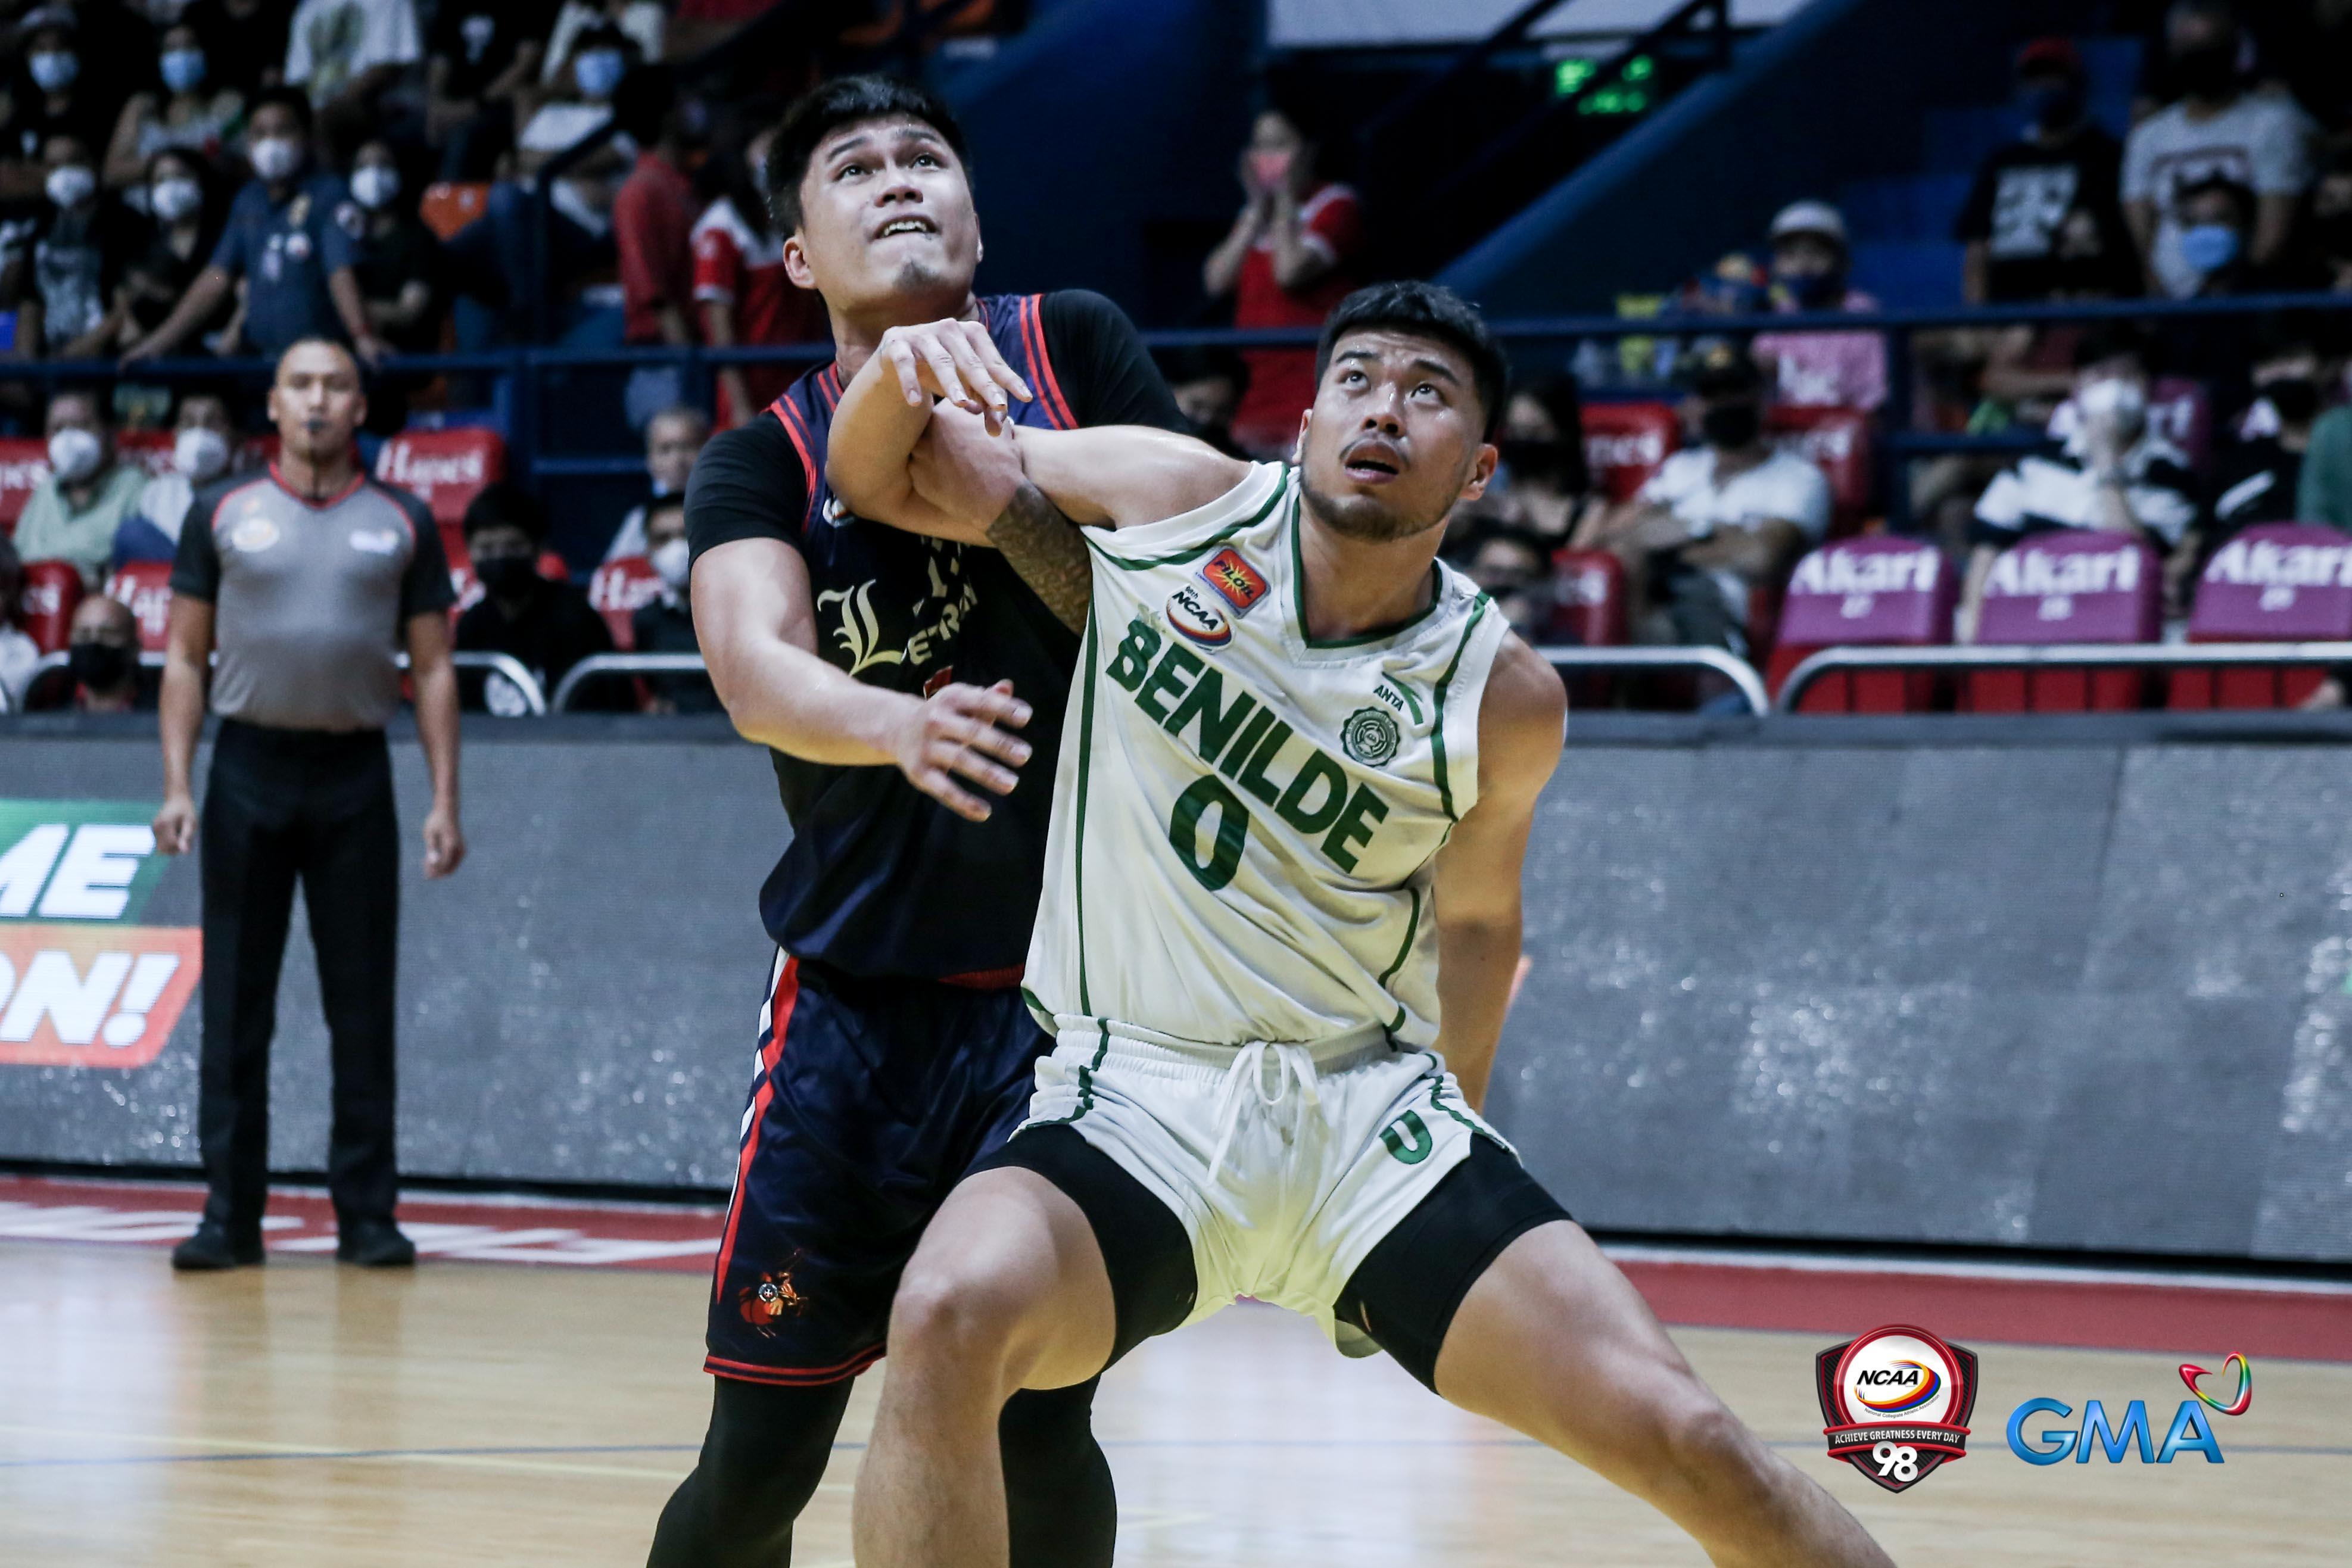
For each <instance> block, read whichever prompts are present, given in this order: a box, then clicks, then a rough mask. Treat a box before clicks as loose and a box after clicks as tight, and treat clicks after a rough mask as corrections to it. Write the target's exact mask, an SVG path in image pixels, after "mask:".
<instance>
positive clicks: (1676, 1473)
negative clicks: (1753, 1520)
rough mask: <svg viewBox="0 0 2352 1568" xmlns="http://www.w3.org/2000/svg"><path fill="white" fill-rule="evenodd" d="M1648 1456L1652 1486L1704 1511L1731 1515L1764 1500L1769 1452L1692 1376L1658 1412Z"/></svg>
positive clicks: (1769, 1488) (1767, 1494)
mask: <svg viewBox="0 0 2352 1568" xmlns="http://www.w3.org/2000/svg"><path fill="white" fill-rule="evenodd" d="M1650 1458H1651V1463H1652V1466H1653V1469H1654V1474H1653V1477H1652V1480H1653V1484H1654V1486H1656V1487H1658V1488H1659V1489H1660V1490H1665V1491H1671V1492H1675V1493H1679V1494H1682V1495H1683V1496H1684V1497H1685V1498H1687V1499H1689V1500H1691V1501H1692V1502H1694V1503H1696V1506H1697V1507H1698V1508H1699V1509H1700V1510H1701V1511H1705V1512H1707V1513H1710V1514H1717V1515H1723V1516H1731V1517H1737V1516H1743V1515H1747V1514H1749V1513H1751V1512H1752V1511H1755V1510H1757V1509H1759V1508H1763V1507H1765V1506H1768V1505H1769V1500H1770V1497H1771V1493H1772V1483H1771V1476H1770V1471H1769V1462H1770V1456H1769V1454H1768V1453H1767V1452H1766V1450H1765V1448H1764V1447H1763V1445H1762V1444H1760V1443H1759V1442H1758V1441H1757V1440H1756V1436H1755V1434H1754V1433H1752V1432H1750V1431H1748V1428H1747V1427H1746V1426H1745V1425H1743V1424H1742V1423H1741V1421H1740V1419H1739V1417H1738V1416H1734V1415H1733V1414H1732V1413H1731V1412H1730V1411H1729V1410H1728V1409H1727V1408H1726V1407H1725V1406H1724V1404H1723V1402H1722V1401H1721V1400H1719V1399H1717V1397H1716V1396H1714V1395H1713V1394H1712V1393H1710V1392H1709V1391H1708V1390H1707V1389H1706V1387H1705V1386H1704V1385H1700V1384H1698V1383H1697V1382H1696V1380H1693V1381H1692V1382H1691V1383H1690V1385H1689V1386H1688V1388H1687V1389H1685V1390H1683V1391H1681V1392H1680V1393H1679V1395H1678V1396H1677V1397H1676V1398H1675V1401H1674V1403H1673V1406H1672V1407H1671V1408H1669V1409H1668V1410H1666V1411H1665V1412H1664V1413H1663V1414H1662V1416H1660V1418H1659V1421H1658V1425H1657V1428H1656V1431H1655V1441H1654V1444H1653V1446H1652V1453H1651V1456H1650Z"/></svg>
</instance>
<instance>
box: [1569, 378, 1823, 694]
mask: <svg viewBox="0 0 2352 1568" xmlns="http://www.w3.org/2000/svg"><path fill="white" fill-rule="evenodd" d="M1764 390H1765V389H1764V377H1763V372H1762V370H1761V368H1760V367H1759V366H1758V365H1757V364H1756V362H1755V361H1753V360H1751V359H1750V358H1749V357H1748V355H1746V354H1743V353H1741V352H1740V351H1738V350H1737V349H1734V348H1730V347H1728V346H1720V347H1718V348H1717V349H1716V350H1713V351H1712V352H1710V353H1709V354H1707V355H1706V357H1705V358H1704V359H1702V360H1701V361H1699V362H1698V364H1697V365H1696V373H1695V374H1694V376H1693V378H1692V383H1691V393H1692V395H1691V399H1690V402H1688V403H1687V404H1686V405H1685V418H1686V419H1687V420H1689V421H1690V423H1692V424H1694V425H1695V426H1696V437H1697V441H1698V444H1696V445H1695V446H1686V447H1685V448H1684V449H1683V450H1682V451H1680V452H1676V453H1675V454H1673V455H1670V456H1668V457H1667V459H1666V460H1665V462H1664V464H1663V465H1660V466H1659V469H1658V471H1657V473H1655V474H1654V475H1653V476H1651V477H1650V481H1649V483H1647V484H1646V485H1644V486H1642V489H1641V491H1640V493H1639V494H1637V495H1636V496H1634V497H1633V499H1632V500H1630V501H1627V502H1625V503H1623V504H1622V505H1621V506H1616V507H1603V508H1601V509H1599V510H1598V511H1596V512H1595V513H1593V514H1592V515H1591V517H1588V518H1587V519H1586V521H1585V522H1584V523H1583V524H1582V525H1581V526H1580V528H1579V530H1578V533H1577V536H1576V538H1575V539H1574V540H1573V543H1574V544H1575V545H1576V547H1577V548H1578V549H1606V550H1609V551H1611V552H1612V553H1613V554H1615V555H1616V557H1617V558H1618V559H1619V560H1621V561H1622V562H1623V563H1624V567H1625V581H1626V601H1627V603H1628V605H1629V606H1630V607H1631V612H1632V613H1631V622H1632V624H1631V630H1632V632H1633V636H1634V639H1635V640H1636V641H1637V642H1643V643H1682V644H1686V645H1691V646H1706V647H1719V648H1727V649H1730V650H1731V651H1733V652H1734V653H1746V652H1747V650H1748V596H1749V593H1750V591H1751V590H1752V589H1754V588H1755V587H1756V586H1757V585H1759V584H1761V583H1767V582H1770V581H1773V580H1776V579H1777V578H1778V577H1779V576H1780V573H1781V572H1782V571H1784V570H1787V568H1788V567H1789V566H1790V564H1791V563H1792V562H1794V561H1795V559H1797V557H1798V555H1799V554H1801V552H1802V551H1803V550H1804V549H1805V548H1806V547H1807V546H1809V545H1811V544H1812V543H1815V542H1818V541H1819V540H1820V539H1822V538H1823V537H1825V536H1826V535H1827V534H1828V532H1829V526H1830V486H1829V481H1828V480H1827V479H1825V478H1823V477H1822V471H1821V470H1820V469H1819V468H1816V467H1815V466H1814V465H1812V464H1811V463H1808V462H1806V461H1805V460H1804V459H1803V458H1801V457H1799V456H1797V455H1794V454H1792V453H1788V452H1782V451H1780V450H1778V449H1777V448H1775V447H1774V446H1773V445H1772V444H1770V443H1769V442H1768V441H1766V440H1765V439H1764Z"/></svg>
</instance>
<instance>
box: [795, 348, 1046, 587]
mask: <svg viewBox="0 0 2352 1568" xmlns="http://www.w3.org/2000/svg"><path fill="white" fill-rule="evenodd" d="M1033 396H1034V393H1033V392H1031V391H1030V390H1029V384H1028V383H1027V382H1024V381H1023V380H1022V379H1021V376H1020V374H1019V372H1017V371H1014V370H1013V367H1012V366H1011V365H1008V364H1006V363H1005V362H1004V357H1003V355H1002V354H1000V353H998V352H997V350H996V344H995V342H994V340H992V339H991V338H990V337H989V335H988V329H986V328H985V327H983V326H982V325H981V324H980V323H979V322H977V321H952V320H950V321H929V322H925V323H923V324H922V325H920V326H915V327H893V328H891V329H889V330H888V331H887V332H885V333H883V334H882V340H881V341H880V342H879V343H878V344H877V345H876V346H875V350H874V352H873V354H872V355H871V356H870V357H868V358H867V360H866V363H865V364H864V365H863V366H862V367H860V369H859V370H858V372H857V373H856V375H855V376H852V377H851V378H850V380H849V384H848V385H847V386H845V387H844V388H843V389H842V392H841V403H840V405H839V406H838V407H837V408H835V410H834V413H833V431H832V434H831V435H830V436H829V437H828V438H827V441H826V444H825V458H824V476H825V482H826V483H827V484H828V485H830V486H833V493H834V495H835V497H837V498H838V499H839V500H840V502H841V504H842V505H843V506H845V507H848V508H849V509H850V510H851V511H853V512H855V513H856V514H857V515H858V516H859V517H866V518H869V519H871V520H873V521H875V522H879V523H887V524H889V525H890V526H891V527H893V528H905V529H908V531H910V532H913V533H919V534H931V535H934V536H936V537H938V538H951V539H961V540H963V541H964V542H966V543H969V544H984V543H986V542H987V527H988V524H989V522H990V521H991V520H992V519H993V518H994V517H995V516H996V514H997V512H999V511H1001V510H1002V509H1003V504H1004V501H1005V499H1006V498H1007V497H1003V496H1000V497H996V504H995V505H994V506H992V507H988V508H987V509H986V511H985V512H984V513H983V514H982V515H979V516H973V515H971V514H969V513H966V514H962V515H959V514H958V513H956V512H954V511H950V509H948V508H946V507H941V506H940V505H939V504H938V502H937V501H936V500H935V499H932V498H929V497H925V496H923V495H922V494H920V493H919V491H918V490H917V488H916V486H915V480H914V476H913V475H912V474H911V473H910V472H909V467H908V465H909V463H910V461H911V459H912V458H913V456H914V453H915V446H916V444H917V443H918V442H919V441H921V440H922V438H923V433H924V432H925V431H926V430H927V429H929V425H930V423H931V410H932V406H933V405H932V399H934V398H938V399H940V400H942V403H941V406H944V407H950V408H955V409H961V410H962V411H963V412H964V413H967V414H970V415H972V416H974V417H976V418H978V419H980V420H982V421H984V422H985V424H986V427H987V429H988V432H989V433H990V434H996V433H997V432H999V431H1000V430H1001V429H1002V428H1003V423H1004V415H1005V413H1006V411H1007V409H1009V408H1010V407H1011V402H1010V400H1011V399H1013V398H1019V399H1020V400H1021V401H1022V402H1028V401H1030V399H1031V398H1032V397H1033Z"/></svg>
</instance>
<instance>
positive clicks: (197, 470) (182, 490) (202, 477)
mask: <svg viewBox="0 0 2352 1568" xmlns="http://www.w3.org/2000/svg"><path fill="white" fill-rule="evenodd" d="M172 429H173V434H172V462H171V466H169V467H168V468H166V469H165V470H164V471H163V473H161V474H158V475H156V476H154V477H153V478H152V479H150V480H148V481H147V486H146V488H145V489H143V490H142V491H141V492H140V493H139V506H138V509H137V510H135V511H133V512H132V513H131V516H129V517H125V518H124V519H122V526H121V528H117V529H116V530H115V531H114V553H113V557H112V562H111V564H112V565H114V566H115V567H118V568H119V567H121V566H123V565H125V564H126V563H128V562H131V561H134V560H172V559H175V558H176V557H177V556H178V554H179V550H180V525H181V524H182V523H184V522H185V521H186V520H187V516H188V508H189V507H192V506H193V505H194V502H195V498H196V492H197V491H199V490H201V489H203V488H204V487H205V486H207V485H210V484H211V483H213V482H214V481H215V480H216V479H219V478H221V477H222V476H225V475H226V474H227V473H228V468H229V462H230V460H231V458H232V457H233V456H234V455H235V453H236V427H235V426H233V425H232V424H230V423H229V419H228V404H227V403H226V402H224V401H223V400H222V399H220V398H219V397H216V396H215V395H214V394H212V393H210V392H190V393H188V394H187V395H186V396H185V397H183V398H182V399H181V400H180V412H179V414H178V416H177V418H176V419H174V420H173V427H172Z"/></svg>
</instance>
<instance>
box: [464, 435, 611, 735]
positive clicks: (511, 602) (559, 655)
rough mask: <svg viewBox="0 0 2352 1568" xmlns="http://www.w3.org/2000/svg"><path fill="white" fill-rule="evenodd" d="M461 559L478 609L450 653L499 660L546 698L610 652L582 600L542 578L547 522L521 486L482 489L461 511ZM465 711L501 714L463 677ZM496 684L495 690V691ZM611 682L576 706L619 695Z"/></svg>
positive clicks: (494, 701) (477, 677)
mask: <svg viewBox="0 0 2352 1568" xmlns="http://www.w3.org/2000/svg"><path fill="white" fill-rule="evenodd" d="M465 529H466V553H467V555H468V556H470V557H472V558H473V563H474V574H475V575H476V576H477V577H479V578H480V579H481V580H482V598H481V601H480V602H479V603H478V604H476V605H475V606H474V607H473V608H472V609H471V610H468V611H467V612H465V613H464V614H463V615H461V616H459V617H458V618H457V649H458V651H459V652H461V653H507V654H510V655H512V656H513V657H514V658H515V659H516V660H517V661H518V662H519V663H520V664H521V665H522V667H523V668H524V669H526V670H529V671H530V673H531V674H532V676H533V677H534V678H535V679H537V680H538V682H539V684H540V687H541V690H542V691H543V692H545V693H547V694H548V695H554V692H555V688H556V686H557V685H558V684H559V683H561V682H562V679H563V677H564V674H566V673H567V672H568V671H570V670H571V668H572V665H574V664H578V663H579V662H580V661H581V660H583V659H585V658H588V657H590V656H591V655H592V654H596V653H611V652H612V651H613V634H612V633H611V632H609V631H607V630H605V627H604V617H603V616H601V615H599V614H597V613H596V612H595V611H594V609H593V608H592V607H591V606H590V605H589V603H588V596H587V595H586V594H585V593H583V592H582V591H580V590H579V589H577V588H575V587H573V586H572V584H571V583H569V582H559V581H557V580H553V579H551V578H546V577H542V576H541V575H540V570H539V552H540V550H541V548H542V547H543V546H544V545H545V544H546V542H547V514H546V512H545V511H544V510H542V509H541V507H540V504H539V502H538V501H537V500H536V499H535V498H534V497H532V496H531V494H530V491H528V490H525V489H524V488H523V487H522V486H520V485H516V484H512V483H509V482H506V481H500V482H499V483H498V484H495V485H490V486H485V487H484V488H483V490H482V492H481V494H479V495H478V496H476V497H474V499H473V502H472V504H470V505H469V506H467V508H466V520H465ZM461 684H462V686H463V689H464V693H465V700H466V706H468V707H471V708H476V709H482V708H488V711H490V712H492V713H499V712H503V711H506V710H505V708H504V706H503V705H502V703H501V702H500V700H499V698H498V697H496V696H494V695H491V694H492V691H493V689H494V688H492V687H491V686H490V685H489V683H488V682H487V681H486V680H485V678H484V676H483V674H481V673H480V672H478V671H470V670H469V671H466V672H464V678H463V681H462V683H461ZM501 684H503V683H501ZM626 690H627V687H626V686H625V685H624V684H623V683H621V682H617V681H615V682H612V683H609V684H608V685H606V686H604V688H603V690H601V691H597V690H592V691H591V692H590V693H589V696H590V699H591V700H590V701H588V702H586V703H584V704H583V705H582V706H588V707H595V706H605V704H604V702H602V701H600V700H599V699H609V698H611V697H615V696H618V695H621V694H625V692H626Z"/></svg>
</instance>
